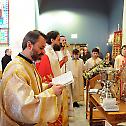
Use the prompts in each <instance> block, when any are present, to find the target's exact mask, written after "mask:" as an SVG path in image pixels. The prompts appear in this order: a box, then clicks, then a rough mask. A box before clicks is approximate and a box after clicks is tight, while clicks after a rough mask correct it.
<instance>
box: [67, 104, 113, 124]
mask: <svg viewBox="0 0 126 126" xmlns="http://www.w3.org/2000/svg"><path fill="white" fill-rule="evenodd" d="M79 104H80V107H79V108H76V107H75V108H74V117H70V118H69V126H90V125H89V122H88V120H86V110H85V109H86V107H85V102H80V103H79ZM105 126H111V125H110V124H109V123H108V122H105Z"/></svg>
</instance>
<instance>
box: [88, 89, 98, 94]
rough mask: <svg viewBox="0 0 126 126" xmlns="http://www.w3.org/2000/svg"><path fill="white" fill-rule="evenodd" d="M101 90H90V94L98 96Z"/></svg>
mask: <svg viewBox="0 0 126 126" xmlns="http://www.w3.org/2000/svg"><path fill="white" fill-rule="evenodd" d="M98 90H99V89H90V90H89V93H90V94H97V93H98Z"/></svg>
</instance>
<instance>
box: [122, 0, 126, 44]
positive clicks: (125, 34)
mask: <svg viewBox="0 0 126 126" xmlns="http://www.w3.org/2000/svg"><path fill="white" fill-rule="evenodd" d="M122 34H123V37H122V45H126V0H124V8H123V31H122Z"/></svg>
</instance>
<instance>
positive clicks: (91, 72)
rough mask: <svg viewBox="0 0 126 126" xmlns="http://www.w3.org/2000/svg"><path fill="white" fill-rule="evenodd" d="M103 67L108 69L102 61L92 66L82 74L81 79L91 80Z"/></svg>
mask: <svg viewBox="0 0 126 126" xmlns="http://www.w3.org/2000/svg"><path fill="white" fill-rule="evenodd" d="M103 67H108V65H106V63H105V60H102V61H101V62H100V63H99V64H96V65H95V66H93V67H92V68H91V69H89V70H88V71H85V72H84V73H83V77H84V78H85V79H91V78H92V77H94V76H96V75H97V74H99V72H100V70H101V68H103Z"/></svg>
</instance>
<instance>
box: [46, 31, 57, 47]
mask: <svg viewBox="0 0 126 126" xmlns="http://www.w3.org/2000/svg"><path fill="white" fill-rule="evenodd" d="M58 35H59V32H58V31H50V32H48V33H47V35H46V36H47V40H46V43H48V44H49V45H51V43H52V42H51V39H54V40H55V39H56V37H57V36H58Z"/></svg>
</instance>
